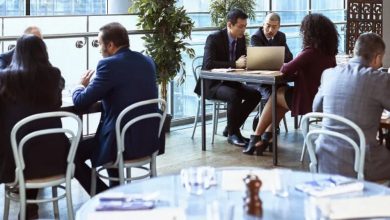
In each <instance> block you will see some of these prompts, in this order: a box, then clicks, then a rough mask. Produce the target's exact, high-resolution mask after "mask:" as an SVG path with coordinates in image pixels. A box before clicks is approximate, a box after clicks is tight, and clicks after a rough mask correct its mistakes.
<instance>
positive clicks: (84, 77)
mask: <svg viewBox="0 0 390 220" xmlns="http://www.w3.org/2000/svg"><path fill="white" fill-rule="evenodd" d="M94 73H95V70H87V71H85V73H84V74H83V75H82V76H81V79H80V84H81V85H83V86H85V87H87V86H88V84H89V82H90V80H91V77H92V75H93V74H94Z"/></svg>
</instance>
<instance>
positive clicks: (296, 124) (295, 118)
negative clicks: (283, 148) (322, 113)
mask: <svg viewBox="0 0 390 220" xmlns="http://www.w3.org/2000/svg"><path fill="white" fill-rule="evenodd" d="M298 117H299V116H294V128H295V129H298V128H299V125H298Z"/></svg>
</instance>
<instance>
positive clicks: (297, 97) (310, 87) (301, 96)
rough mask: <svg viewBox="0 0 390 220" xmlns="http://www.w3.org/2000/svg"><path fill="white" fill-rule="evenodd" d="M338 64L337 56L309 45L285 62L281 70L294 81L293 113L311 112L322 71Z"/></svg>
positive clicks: (289, 79) (287, 77) (294, 114)
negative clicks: (323, 52)
mask: <svg viewBox="0 0 390 220" xmlns="http://www.w3.org/2000/svg"><path fill="white" fill-rule="evenodd" d="M334 66H336V58H335V56H329V55H325V54H322V53H321V52H320V51H319V50H317V49H314V48H311V47H307V48H304V49H303V51H302V52H301V53H300V54H298V56H297V57H295V59H293V60H292V61H290V62H288V63H285V64H283V66H282V68H281V69H280V71H281V72H282V73H283V76H284V77H285V79H286V80H288V81H294V88H293V100H292V106H291V115H292V116H296V115H304V114H306V113H308V112H311V110H312V105H313V99H314V96H315V95H316V93H317V91H318V86H319V85H320V81H321V75H322V72H323V71H324V70H325V69H327V68H330V67H334Z"/></svg>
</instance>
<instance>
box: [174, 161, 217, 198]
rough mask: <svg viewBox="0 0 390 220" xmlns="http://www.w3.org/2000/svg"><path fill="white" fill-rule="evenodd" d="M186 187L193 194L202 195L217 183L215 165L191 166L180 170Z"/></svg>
mask: <svg viewBox="0 0 390 220" xmlns="http://www.w3.org/2000/svg"><path fill="white" fill-rule="evenodd" d="M180 175H181V181H182V184H183V186H184V188H185V189H186V190H187V191H188V192H189V193H191V194H195V195H201V194H202V193H203V191H204V190H205V189H208V188H210V186H212V185H213V184H214V183H215V169H214V168H213V167H190V168H186V169H182V170H181V172H180Z"/></svg>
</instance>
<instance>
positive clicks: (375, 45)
mask: <svg viewBox="0 0 390 220" xmlns="http://www.w3.org/2000/svg"><path fill="white" fill-rule="evenodd" d="M385 50H386V45H385V43H384V42H383V39H382V37H381V36H379V35H378V34H375V33H363V34H361V35H360V36H359V37H358V39H357V40H356V43H355V47H354V49H353V53H354V55H355V56H359V57H362V58H363V60H364V61H365V62H367V63H369V62H371V61H372V59H374V58H375V56H376V55H378V54H383V53H385Z"/></svg>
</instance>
